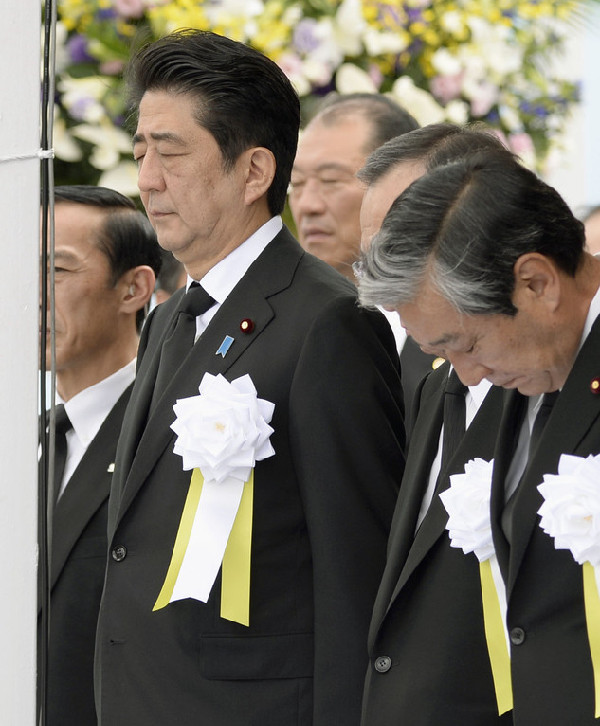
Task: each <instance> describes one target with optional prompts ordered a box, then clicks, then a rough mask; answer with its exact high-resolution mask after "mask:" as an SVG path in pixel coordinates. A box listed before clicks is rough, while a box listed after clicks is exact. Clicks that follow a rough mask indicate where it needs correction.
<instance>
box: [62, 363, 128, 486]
mask: <svg viewBox="0 0 600 726" xmlns="http://www.w3.org/2000/svg"><path fill="white" fill-rule="evenodd" d="M134 380H135V359H134V360H132V361H131V363H128V364H127V365H126V366H125V367H124V368H120V369H119V370H118V371H116V372H115V373H113V374H112V375H110V376H108V378H105V379H104V380H103V381H100V383H96V384H95V385H93V386H89V388H84V389H83V391H80V392H79V393H78V394H77V395H76V396H73V398H71V399H69V400H68V401H67V402H66V403H65V404H64V406H65V411H66V412H67V416H68V417H69V420H70V421H71V424H72V425H73V428H72V429H70V430H69V431H67V459H66V461H65V471H64V475H63V480H62V482H60V483H59V482H56V486H58V487H59V490H58V491H59V494H58V496H59V497H60V495H61V494H62V493H63V491H64V490H65V487H66V486H67V484H68V482H69V479H70V478H71V476H72V475H73V472H74V471H75V469H76V468H77V467H78V466H79V463H80V461H81V459H82V458H83V455H84V454H85V452H86V450H87V447H88V446H89V445H90V443H91V442H92V440H93V439H94V438H95V436H96V434H97V433H98V431H99V430H100V427H101V426H102V424H103V423H104V420H105V418H106V417H107V416H108V414H109V413H110V412H111V410H112V409H113V407H114V405H115V404H116V403H117V401H118V400H119V398H120V397H121V395H122V394H123V392H124V391H125V389H126V388H127V387H128V386H129V385H130V384H131V383H133V381H134ZM57 402H58V403H62V401H61V400H60V397H58V401H57Z"/></svg>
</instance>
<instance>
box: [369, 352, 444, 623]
mask: <svg viewBox="0 0 600 726" xmlns="http://www.w3.org/2000/svg"><path fill="white" fill-rule="evenodd" d="M447 375H448V366H447V365H446V366H444V370H443V371H441V370H440V371H439V373H438V372H437V371H436V372H434V373H432V374H431V375H430V378H432V377H435V378H436V379H437V380H438V381H439V383H437V385H436V386H435V389H434V390H433V391H432V392H431V394H430V395H429V396H423V397H422V398H421V403H420V405H419V415H418V417H417V419H416V421H415V424H416V425H415V429H414V431H413V433H412V437H411V442H410V446H409V455H408V459H407V462H406V469H405V471H404V476H403V479H402V484H401V486H400V493H399V495H398V501H397V504H396V509H395V512H394V518H393V521H392V526H391V535H390V542H389V545H388V561H387V564H386V568H385V572H384V575H383V579H382V583H381V588H380V595H378V600H380V602H381V604H382V606H383V610H382V611H381V616H382V617H383V615H384V613H385V610H387V608H388V606H389V603H390V601H391V600H392V598H393V597H395V594H396V592H397V583H398V579H399V577H400V575H401V573H402V572H403V569H404V567H405V564H406V558H407V557H408V555H409V552H410V548H411V545H412V543H413V541H414V536H415V528H416V526H417V518H418V516H419V511H420V509H421V503H422V501H423V496H424V494H425V489H426V487H427V482H428V479H429V471H430V469H431V465H432V463H433V460H434V458H435V455H436V453H437V449H438V441H439V436H440V430H441V426H442V417H443V407H444V383H445V380H446V376H447Z"/></svg>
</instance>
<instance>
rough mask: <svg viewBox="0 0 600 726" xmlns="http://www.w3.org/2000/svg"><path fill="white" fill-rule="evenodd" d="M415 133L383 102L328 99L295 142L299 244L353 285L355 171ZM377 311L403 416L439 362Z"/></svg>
mask: <svg viewBox="0 0 600 726" xmlns="http://www.w3.org/2000/svg"><path fill="white" fill-rule="evenodd" d="M418 127H419V124H418V123H417V122H416V121H415V119H414V118H413V117H412V116H411V115H410V114H409V113H408V112H407V111H406V110H405V109H403V108H402V107H401V106H399V105H398V104H397V103H396V102H395V101H393V100H392V99H390V98H388V97H387V96H383V95H377V94H374V93H350V94H347V95H338V94H331V95H330V96H327V97H326V98H325V100H324V101H323V104H322V105H321V106H320V107H319V109H318V111H317V113H316V114H315V115H314V116H313V118H312V119H311V120H310V122H309V123H308V124H307V126H306V128H305V129H304V130H303V131H302V133H301V135H300V141H299V143H298V152H297V154H296V158H295V160H294V166H293V168H292V178H291V184H290V193H289V203H290V209H291V212H292V215H293V217H294V222H295V224H296V227H297V229H298V239H299V240H300V244H301V245H302V247H303V248H304V249H305V250H306V251H307V252H310V253H311V254H313V255H315V256H316V257H318V258H319V259H320V260H323V261H324V262H327V263H328V264H329V265H331V266H332V267H333V268H335V269H336V270H337V271H338V272H339V273H340V274H342V275H344V276H345V277H347V278H348V279H349V280H351V281H352V282H353V283H356V279H355V277H354V272H353V270H352V265H353V263H354V262H355V261H356V260H357V258H358V255H359V252H360V239H361V231H360V220H359V214H360V206H361V202H362V198H363V194H364V185H363V184H362V182H361V181H360V180H359V179H357V177H356V172H357V171H358V170H359V169H360V168H361V167H362V166H363V165H364V163H365V161H366V159H367V156H368V155H369V154H370V153H371V152H372V151H374V150H375V149H376V148H377V147H379V146H381V144H383V143H385V142H386V141H389V139H392V138H394V137H397V136H401V135H403V134H406V133H408V132H410V131H413V130H414V129H417V128H418ZM391 202H392V199H390V204H391ZM382 312H383V313H384V315H386V316H387V317H388V322H389V323H390V326H391V328H392V332H393V333H394V337H395V339H396V345H397V348H398V353H399V354H400V363H401V367H402V388H403V390H404V403H405V407H406V412H407V414H408V413H410V411H411V408H412V399H413V394H414V391H415V389H416V387H417V386H418V384H419V383H420V381H421V379H422V378H423V377H424V376H425V375H426V374H427V373H429V372H430V371H431V369H432V365H433V364H434V362H436V359H435V358H434V357H433V356H430V355H426V354H425V353H423V352H422V351H421V350H420V348H419V347H418V346H417V345H415V343H414V341H413V340H411V339H410V338H407V336H406V333H405V331H404V330H403V328H402V326H401V325H400V324H399V321H398V318H397V316H396V315H392V314H388V313H386V311H384V310H382ZM441 362H442V361H437V362H436V364H437V363H441Z"/></svg>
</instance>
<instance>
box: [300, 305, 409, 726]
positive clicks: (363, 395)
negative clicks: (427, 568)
mask: <svg viewBox="0 0 600 726" xmlns="http://www.w3.org/2000/svg"><path fill="white" fill-rule="evenodd" d="M398 366H399V364H398V358H397V353H396V350H395V345H394V342H393V338H392V336H391V333H390V331H389V325H388V324H387V322H386V321H385V319H384V318H383V316H381V315H380V314H379V313H374V312H371V311H366V310H362V309H359V308H357V306H356V304H355V302H354V301H353V300H352V299H351V298H349V297H346V298H343V299H341V300H337V301H334V302H333V303H330V304H329V305H328V306H327V307H326V309H325V310H323V312H322V314H321V315H320V316H319V317H318V318H317V320H316V321H315V323H314V325H313V326H312V328H311V329H310V330H309V332H308V334H307V336H306V339H305V342H304V345H303V347H302V350H301V354H300V358H299V360H298V365H297V368H296V372H295V376H294V379H293V383H292V388H291V391H290V426H291V434H290V436H291V449H292V455H293V457H294V468H295V470H296V471H297V473H298V476H299V479H300V489H301V493H302V497H303V504H304V507H305V514H306V522H307V527H308V529H309V532H308V534H309V538H310V541H311V549H312V552H313V570H314V610H315V673H314V675H315V680H314V682H315V693H314V699H315V704H314V726H331V724H333V723H339V724H342V723H343V724H344V725H345V726H351V725H352V724H354V723H355V721H356V714H357V713H358V708H359V702H360V696H361V689H362V682H363V679H364V673H365V669H366V664H367V649H366V641H367V630H368V625H369V621H370V616H371V611H372V607H373V602H374V598H375V593H376V590H377V586H378V584H379V580H380V577H381V573H382V571H383V566H384V561H385V551H386V544H387V537H388V533H389V527H390V522H391V517H392V513H393V511H394V505H395V501H396V497H397V492H398V486H399V482H400V480H401V477H402V473H403V468H404V453H403V450H404V427H403V402H402V401H403V399H402V390H401V384H400V379H399V376H398ZM340 704H344V705H345V707H346V709H347V710H346V713H345V714H344V713H343V712H342V711H340ZM342 716H345V717H344V718H343V717H342Z"/></svg>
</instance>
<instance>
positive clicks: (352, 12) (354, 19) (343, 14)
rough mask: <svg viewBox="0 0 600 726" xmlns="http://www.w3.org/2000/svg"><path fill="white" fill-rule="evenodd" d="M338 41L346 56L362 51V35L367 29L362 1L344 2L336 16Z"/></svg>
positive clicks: (346, 0)
mask: <svg viewBox="0 0 600 726" xmlns="http://www.w3.org/2000/svg"><path fill="white" fill-rule="evenodd" d="M335 22H336V26H337V27H336V39H337V41H338V44H339V47H340V48H341V50H342V51H343V53H344V54H345V55H350V56H354V55H358V54H359V53H360V52H361V51H362V40H361V35H362V33H363V32H364V30H365V29H366V27H367V23H366V21H365V19H364V17H363V13H362V3H361V2H360V0H343V2H342V4H341V5H340V6H339V8H338V11H337V13H336V14H335Z"/></svg>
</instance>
